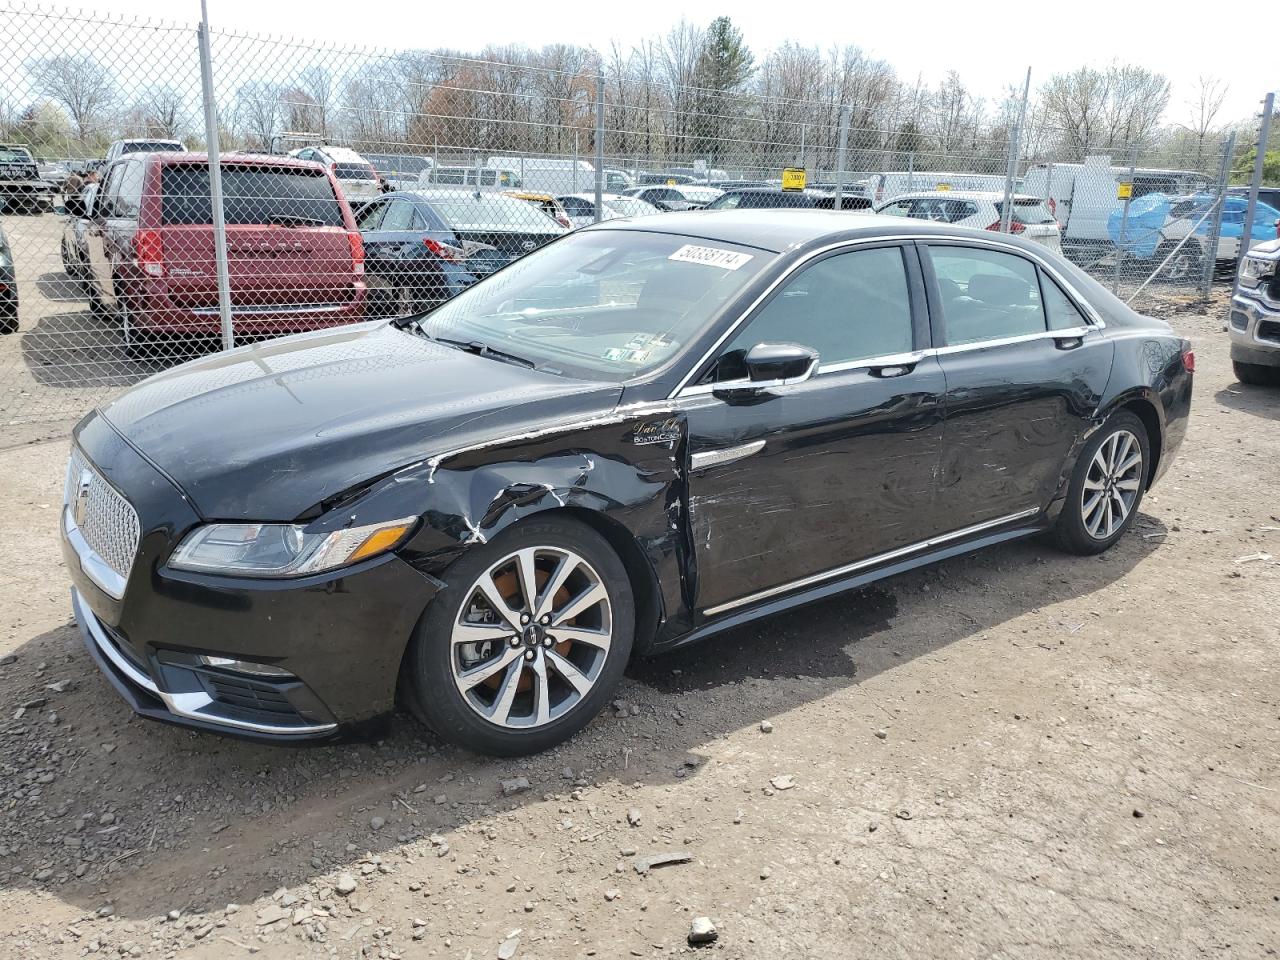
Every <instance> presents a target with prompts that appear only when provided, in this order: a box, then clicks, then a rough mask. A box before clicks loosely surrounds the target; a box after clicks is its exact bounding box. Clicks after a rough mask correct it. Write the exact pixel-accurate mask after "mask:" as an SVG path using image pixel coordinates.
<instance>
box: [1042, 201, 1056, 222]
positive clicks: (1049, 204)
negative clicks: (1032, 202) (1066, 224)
mask: <svg viewBox="0 0 1280 960" xmlns="http://www.w3.org/2000/svg"><path fill="white" fill-rule="evenodd" d="M1044 204H1045V206H1046V207H1048V208H1049V212H1050V213H1052V214H1053V215H1054V216H1055V217H1056V216H1057V215H1058V201H1057V200H1055V199H1053V197H1050V198H1049V199H1048V200H1046V201H1045V202H1044Z"/></svg>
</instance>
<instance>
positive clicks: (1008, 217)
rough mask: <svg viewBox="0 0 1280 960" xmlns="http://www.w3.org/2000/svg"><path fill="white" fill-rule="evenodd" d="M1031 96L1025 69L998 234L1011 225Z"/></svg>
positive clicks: (1029, 81)
mask: <svg viewBox="0 0 1280 960" xmlns="http://www.w3.org/2000/svg"><path fill="white" fill-rule="evenodd" d="M1030 94H1031V68H1030V67H1027V82H1026V83H1025V84H1024V85H1023V87H1022V106H1021V108H1020V109H1019V111H1018V122H1017V123H1015V124H1014V125H1013V129H1012V130H1011V131H1010V133H1009V157H1008V160H1007V161H1006V163H1005V169H1004V203H1003V204H1002V205H1001V207H1000V232H1001V233H1008V232H1009V230H1010V229H1011V228H1012V223H1013V181H1014V179H1015V178H1016V177H1017V176H1018V150H1019V145H1020V143H1021V141H1022V124H1023V122H1024V121H1025V120H1026V117H1027V97H1028V96H1030Z"/></svg>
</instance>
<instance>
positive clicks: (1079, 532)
mask: <svg viewBox="0 0 1280 960" xmlns="http://www.w3.org/2000/svg"><path fill="white" fill-rule="evenodd" d="M1113 438H1114V440H1113ZM1134 448H1136V451H1137V452H1138V454H1139V455H1140V458H1141V459H1140V460H1139V462H1138V463H1137V464H1136V465H1135V466H1131V467H1129V468H1128V469H1123V470H1113V469H1112V467H1123V466H1124V465H1125V463H1126V462H1127V461H1128V460H1129V458H1130V457H1131V456H1132V455H1133V452H1134ZM1150 470H1151V445H1150V441H1149V439H1148V437H1147V429H1146V427H1145V426H1143V423H1142V421H1141V420H1139V419H1138V417H1137V416H1135V415H1134V414H1132V413H1130V412H1129V411H1127V410H1119V411H1116V412H1115V413H1113V414H1112V415H1111V416H1110V417H1108V418H1107V421H1106V422H1105V423H1104V424H1103V425H1102V426H1101V427H1100V428H1099V429H1098V430H1097V431H1096V432H1095V433H1094V435H1093V436H1092V437H1090V438H1089V440H1088V442H1087V443H1086V444H1085V446H1084V449H1083V450H1081V451H1080V457H1079V458H1078V459H1077V460H1076V466H1075V469H1074V470H1073V471H1072V474H1071V483H1070V484H1069V485H1068V486H1067V497H1066V503H1064V504H1063V506H1062V512H1061V513H1059V514H1058V521H1057V524H1056V525H1055V527H1054V530H1053V535H1054V536H1053V539H1054V541H1055V542H1056V543H1057V545H1058V547H1059V548H1060V549H1062V550H1065V551H1066V552H1068V553H1075V554H1080V555H1082V556H1090V555H1092V554H1096V553H1102V552H1103V551H1104V550H1108V549H1110V548H1111V546H1112V545H1113V544H1114V543H1115V542H1116V541H1117V540H1119V539H1120V538H1121V537H1122V536H1124V534H1125V531H1126V530H1128V529H1129V528H1130V527H1131V526H1133V518H1134V517H1136V516H1137V514H1138V509H1139V508H1140V507H1141V506H1142V495H1143V493H1145V492H1146V489H1147V479H1148V477H1149V476H1150ZM1095 495H1096V496H1099V497H1101V498H1102V499H1101V500H1099V501H1095V500H1094V497H1095ZM1108 500H1110V501H1111V502H1110V503H1109V504H1108V503H1107V501H1108ZM1117 513H1122V516H1121V517H1120V518H1119V522H1118V523H1117V522H1115V519H1114V518H1115V516H1116V514H1117Z"/></svg>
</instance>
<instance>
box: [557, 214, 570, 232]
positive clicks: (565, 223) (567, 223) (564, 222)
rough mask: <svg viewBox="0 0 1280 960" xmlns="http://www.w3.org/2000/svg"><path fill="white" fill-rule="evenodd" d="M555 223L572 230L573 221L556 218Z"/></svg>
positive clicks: (566, 218)
mask: <svg viewBox="0 0 1280 960" xmlns="http://www.w3.org/2000/svg"><path fill="white" fill-rule="evenodd" d="M556 223H558V224H560V226H562V227H564V228H566V229H568V230H572V229H573V221H572V220H570V219H569V218H568V217H556Z"/></svg>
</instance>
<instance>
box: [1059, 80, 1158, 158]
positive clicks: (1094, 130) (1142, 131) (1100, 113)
mask: <svg viewBox="0 0 1280 960" xmlns="http://www.w3.org/2000/svg"><path fill="white" fill-rule="evenodd" d="M1040 100H1041V105H1042V110H1043V114H1044V119H1045V122H1046V125H1047V126H1048V127H1049V128H1050V129H1051V131H1052V133H1053V134H1054V135H1056V140H1057V142H1058V144H1059V145H1060V146H1061V147H1063V148H1064V149H1066V150H1068V151H1070V152H1072V153H1074V154H1076V155H1077V156H1079V157H1080V158H1083V157H1085V156H1086V155H1088V154H1089V153H1090V152H1091V151H1093V150H1098V149H1103V150H1114V149H1120V150H1124V151H1126V152H1129V151H1135V150H1138V149H1141V148H1142V147H1144V146H1146V145H1147V144H1149V142H1150V141H1151V140H1152V138H1153V136H1154V134H1155V133H1156V131H1157V129H1158V128H1159V126H1160V121H1161V118H1162V117H1163V116H1164V111H1165V108H1166V107H1167V106H1168V105H1169V81H1168V80H1167V79H1166V78H1165V77H1164V76H1162V75H1161V74H1158V73H1154V72H1152V71H1150V70H1148V69H1146V68H1145V67H1139V66H1134V65H1132V64H1123V65H1121V64H1112V65H1111V66H1109V67H1108V68H1107V69H1106V70H1095V69H1093V68H1091V67H1081V68H1080V69H1079V70H1076V71H1074V72H1073V73H1059V74H1055V75H1054V76H1052V77H1050V78H1049V81H1048V83H1046V84H1045V85H1044V86H1043V87H1042V88H1041V90H1040Z"/></svg>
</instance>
